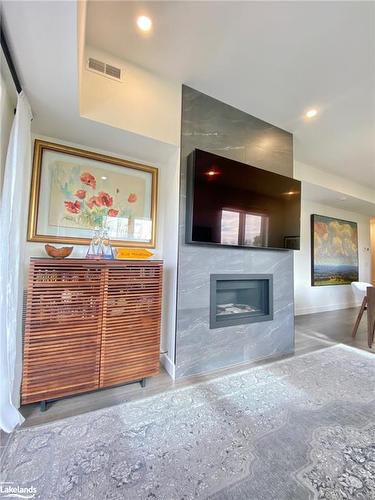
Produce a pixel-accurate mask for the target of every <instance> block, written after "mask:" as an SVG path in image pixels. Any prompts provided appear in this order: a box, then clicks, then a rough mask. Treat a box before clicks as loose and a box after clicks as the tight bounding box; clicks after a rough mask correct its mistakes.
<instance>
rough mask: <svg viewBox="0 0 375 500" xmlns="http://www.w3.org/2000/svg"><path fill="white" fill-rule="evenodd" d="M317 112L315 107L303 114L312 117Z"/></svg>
mask: <svg viewBox="0 0 375 500" xmlns="http://www.w3.org/2000/svg"><path fill="white" fill-rule="evenodd" d="M317 114H318V110H317V109H309V110H308V111H307V112H306V114H305V116H306V118H314V116H316V115H317Z"/></svg>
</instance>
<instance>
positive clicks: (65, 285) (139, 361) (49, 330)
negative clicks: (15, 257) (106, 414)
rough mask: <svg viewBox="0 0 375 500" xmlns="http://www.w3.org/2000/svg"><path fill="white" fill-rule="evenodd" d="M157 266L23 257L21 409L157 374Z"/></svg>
mask: <svg viewBox="0 0 375 500" xmlns="http://www.w3.org/2000/svg"><path fill="white" fill-rule="evenodd" d="M161 296H162V262H161V261H91V260H85V259H66V260H52V259H31V264H30V270H29V283H28V295H27V307H26V326H25V338H24V360H23V381H22V404H27V403H32V402H36V401H46V400H51V399H56V398H60V397H63V396H67V395H72V394H78V393H81V392H86V391H91V390H94V389H98V388H104V387H109V386H111V385H116V384H123V383H126V382H131V381H137V380H142V379H145V378H146V377H149V376H151V375H155V374H157V373H158V372H159V346H160V322H161V298H162V297H161Z"/></svg>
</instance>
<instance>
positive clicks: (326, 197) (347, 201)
mask: <svg viewBox="0 0 375 500" xmlns="http://www.w3.org/2000/svg"><path fill="white" fill-rule="evenodd" d="M302 199H303V200H308V201H312V202H314V203H319V204H322V205H327V206H330V207H334V208H338V209H341V210H346V211H348V212H354V213H359V214H363V215H368V216H369V217H375V203H370V202H369V201H365V200H362V199H360V198H355V197H354V196H348V195H347V194H344V193H339V192H338V191H333V190H332V189H327V188H324V187H322V186H318V185H316V184H311V183H309V182H302Z"/></svg>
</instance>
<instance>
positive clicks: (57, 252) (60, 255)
mask: <svg viewBox="0 0 375 500" xmlns="http://www.w3.org/2000/svg"><path fill="white" fill-rule="evenodd" d="M44 248H45V249H46V252H47V254H48V255H49V256H50V257H52V258H53V259H65V257H69V255H70V254H71V253H72V250H73V247H61V248H56V247H54V246H52V245H48V243H47V245H45V246H44Z"/></svg>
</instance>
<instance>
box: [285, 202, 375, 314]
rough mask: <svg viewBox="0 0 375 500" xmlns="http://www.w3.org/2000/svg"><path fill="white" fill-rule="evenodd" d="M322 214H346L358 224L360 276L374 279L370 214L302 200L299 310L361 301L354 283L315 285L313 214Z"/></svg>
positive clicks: (341, 306) (296, 264) (318, 309)
mask: <svg viewBox="0 0 375 500" xmlns="http://www.w3.org/2000/svg"><path fill="white" fill-rule="evenodd" d="M311 214H319V215H327V216H330V217H337V218H342V219H344V220H350V221H353V222H357V224H358V242H359V244H358V253H359V279H360V281H367V282H368V281H370V274H371V270H370V268H371V256H370V251H369V248H370V224H369V217H368V216H366V215H362V214H358V213H353V212H349V211H346V210H340V209H338V208H333V207H329V206H327V205H321V204H318V203H316V202H313V201H310V200H302V207H301V250H300V251H296V252H294V295H295V312H296V314H297V315H299V314H309V313H316V312H321V311H330V310H334V309H345V308H348V307H354V306H357V305H358V304H357V303H356V301H355V299H354V295H353V292H352V290H351V286H350V285H338V286H325V287H316V286H315V287H313V286H311V247H310V245H311V236H310V231H311V229H310V215H311Z"/></svg>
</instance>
